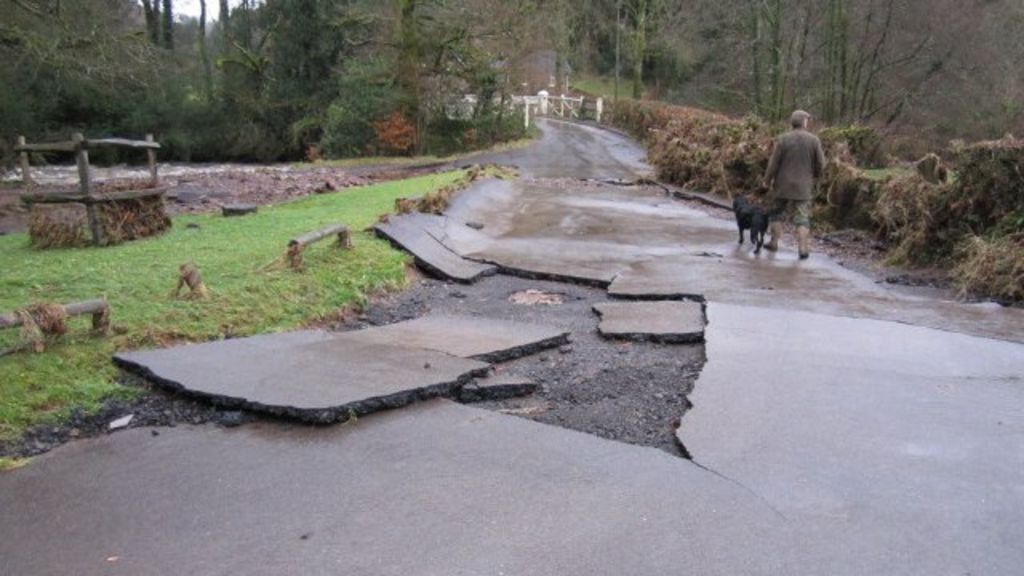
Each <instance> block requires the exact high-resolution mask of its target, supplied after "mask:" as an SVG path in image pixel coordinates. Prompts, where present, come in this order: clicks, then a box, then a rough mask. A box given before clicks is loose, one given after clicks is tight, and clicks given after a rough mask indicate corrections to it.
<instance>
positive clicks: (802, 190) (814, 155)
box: [765, 129, 825, 200]
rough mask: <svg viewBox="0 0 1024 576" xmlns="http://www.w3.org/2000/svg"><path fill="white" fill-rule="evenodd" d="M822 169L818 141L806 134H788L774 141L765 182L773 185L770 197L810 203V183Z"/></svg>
mask: <svg viewBox="0 0 1024 576" xmlns="http://www.w3.org/2000/svg"><path fill="white" fill-rule="evenodd" d="M824 169H825V151H824V150H822V148H821V140H818V137H817V136H815V135H814V134H811V133H810V132H808V131H807V130H802V129H796V130H791V131H789V132H787V133H785V134H783V135H782V136H779V137H778V138H776V139H775V149H774V150H773V151H772V159H771V160H770V161H769V162H768V173H767V174H766V175H765V177H766V179H767V180H768V181H769V182H771V181H774V183H775V186H774V189H773V191H772V194H771V197H773V198H784V199H787V200H810V199H811V198H812V196H813V195H814V181H815V179H817V178H820V177H821V173H822V171H823V170H824Z"/></svg>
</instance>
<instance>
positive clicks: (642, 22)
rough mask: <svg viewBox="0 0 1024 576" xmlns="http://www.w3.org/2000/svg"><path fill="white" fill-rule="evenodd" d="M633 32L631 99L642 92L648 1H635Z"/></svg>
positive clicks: (637, 96) (638, 96)
mask: <svg viewBox="0 0 1024 576" xmlns="http://www.w3.org/2000/svg"><path fill="white" fill-rule="evenodd" d="M635 8H636V12H635V13H634V24H635V26H636V29H635V30H634V32H633V98H640V97H642V96H643V92H644V55H645V54H646V53H647V9H648V0H636V7H635Z"/></svg>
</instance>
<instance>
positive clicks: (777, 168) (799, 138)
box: [764, 110, 825, 260]
mask: <svg viewBox="0 0 1024 576" xmlns="http://www.w3.org/2000/svg"><path fill="white" fill-rule="evenodd" d="M810 119H811V115H810V114H808V113H807V112H804V111H803V110H797V111H796V112H793V116H792V117H790V124H791V125H792V127H793V129H792V130H790V131H789V132H787V133H785V134H783V135H782V136H779V137H778V138H777V139H776V140H775V150H773V151H772V158H771V160H770V161H769V162H768V172H767V173H766V174H765V186H767V187H768V189H769V190H771V192H770V193H769V198H771V199H772V202H773V206H772V209H771V212H770V218H771V224H770V225H769V227H768V230H769V231H770V232H771V240H770V241H769V242H768V244H765V246H764V247H765V249H767V250H770V251H772V252H775V251H776V250H778V249H779V240H780V239H781V238H782V221H783V220H784V219H786V218H790V217H791V218H792V219H793V223H794V224H796V235H797V240H798V244H799V246H800V259H801V260H805V259H807V257H808V256H810V254H811V251H810V244H811V199H812V198H813V196H814V185H815V181H816V180H817V179H818V178H821V174H822V171H824V169H825V151H824V150H823V149H822V148H821V140H818V137H817V136H815V135H814V134H811V133H810V132H809V131H808V130H807V127H808V123H809V121H810Z"/></svg>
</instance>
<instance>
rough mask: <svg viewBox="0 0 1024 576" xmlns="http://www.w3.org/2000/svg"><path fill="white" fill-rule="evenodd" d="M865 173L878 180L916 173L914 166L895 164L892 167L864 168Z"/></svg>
mask: <svg viewBox="0 0 1024 576" xmlns="http://www.w3.org/2000/svg"><path fill="white" fill-rule="evenodd" d="M862 171H863V172H864V175H865V176H867V177H868V178H870V179H872V180H876V181H882V180H886V179H888V178H892V177H898V176H908V175H910V174H913V173H914V169H913V168H912V167H907V166H893V167H890V168H867V169H863V170H862Z"/></svg>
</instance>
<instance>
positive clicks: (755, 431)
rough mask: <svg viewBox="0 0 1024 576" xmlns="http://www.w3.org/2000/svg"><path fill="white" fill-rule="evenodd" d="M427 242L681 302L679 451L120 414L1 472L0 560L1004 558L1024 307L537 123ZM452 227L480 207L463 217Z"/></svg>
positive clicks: (517, 567) (452, 427)
mask: <svg viewBox="0 0 1024 576" xmlns="http://www.w3.org/2000/svg"><path fill="white" fill-rule="evenodd" d="M543 128H544V136H543V138H542V139H541V140H540V142H539V143H538V144H536V145H535V146H533V147H530V148H527V149H525V150H523V151H518V152H513V153H508V154H506V155H503V157H500V158H495V159H496V160H500V161H503V162H507V163H511V164H516V165H518V166H520V167H521V168H522V171H523V175H524V178H523V180H522V181H517V182H511V183H509V182H501V183H482V184H480V185H479V186H477V187H474V188H473V189H470V190H468V191H466V192H465V193H463V194H462V195H460V196H459V197H458V199H457V200H456V202H455V203H454V204H453V206H452V207H451V209H450V210H449V212H448V214H447V220H446V221H445V222H444V223H443V226H442V227H441V229H440V231H437V230H435V231H433V232H432V233H435V234H438V236H439V239H440V240H441V241H443V242H444V243H445V244H446V245H447V246H448V247H449V248H451V249H452V250H454V251H455V252H457V253H459V254H461V255H462V256H466V257H470V258H474V259H480V260H486V261H489V262H492V263H494V264H496V265H498V266H499V268H501V269H502V270H503V271H504V272H506V273H514V274H517V275H523V276H531V275H532V276H535V277H557V278H563V279H567V280H573V281H577V282H586V283H589V284H592V285H600V286H608V287H609V290H610V291H611V293H612V294H618V295H620V296H630V297H634V298H647V299H650V298H655V299H656V298H679V297H682V296H685V295H690V296H698V295H699V296H702V297H703V298H704V299H706V300H707V302H708V309H707V312H708V320H709V324H708V327H707V332H706V334H705V337H706V340H707V356H708V361H707V365H706V367H705V368H704V372H703V373H702V374H701V376H700V378H699V380H698V382H697V384H696V388H695V391H694V393H693V394H692V395H691V397H690V399H691V400H692V402H693V404H694V407H693V408H692V409H691V410H690V411H689V412H687V413H686V415H685V416H684V417H683V419H682V425H681V427H680V429H679V431H678V434H679V436H680V439H681V441H682V442H683V443H684V444H685V445H686V447H687V448H688V450H689V452H690V454H691V456H692V457H693V458H694V461H692V462H691V461H687V460H684V459H681V458H676V457H673V456H671V455H668V454H665V453H664V452H662V451H659V450H655V449H651V448H644V447H637V446H630V445H626V444H622V443H618V442H612V441H608V440H604V439H601V438H597V437H595V436H591V435H587V434H581V433H578V432H573V431H569V430H565V429H562V428H556V427H553V426H548V425H544V424H539V423H536V422H531V421H528V420H525V419H520V418H516V417H514V416H507V415H503V414H497V413H494V412H488V411H485V410H480V409H476V408H472V407H466V406H459V405H456V404H453V403H451V402H448V401H443V400H442V401H433V402H429V403H424V404H420V405H418V406H415V407H412V408H407V409H402V410H398V411H392V412H387V413H382V414H376V415H372V416H369V417H366V418H361V419H359V420H358V421H357V422H355V423H349V424H346V425H343V426H333V427H305V426H300V425H289V424H273V423H261V424H256V425H248V426H244V427H241V428H238V429H234V430H222V429H218V428H213V427H198V428H192V427H188V428H176V429H170V430H168V429H161V430H153V431H149V430H146V429H138V430H132V431H128V432H123V433H118V434H113V435H111V436H108V437H104V438H100V439H94V440H86V441H80V442H75V443H72V444H69V445H66V446H64V447H62V448H59V449H57V450H55V451H53V452H51V453H49V454H47V455H45V456H42V457H39V458H37V459H36V460H34V461H33V462H32V463H31V464H30V465H28V466H27V467H25V468H22V469H19V470H15V471H13V472H9V473H4V474H0V510H3V515H2V517H0V573H4V574H8V573H9V574H67V573H75V574H85V575H89V574H120V573H123V574H143V573H145V574H228V573H231V574H234V573H253V574H281V573H302V574H337V573H346V574H437V575H449V574H559V575H575V574H580V575H593V574H615V575H618V574H645V575H660V574H665V575H669V574H671V575H675V574H680V573H693V574H723V575H743V574H830V575H851V576H853V575H863V574H921V575H929V576H930V575H934V574H966V573H970V574H1008V575H1009V574H1018V573H1019V572H1020V567H1021V566H1024V547H1022V546H1021V544H1020V543H1021V542H1022V541H1024V528H1022V527H1024V449H1022V446H1024V428H1022V424H1021V423H1022V422H1024V383H1022V382H1021V374H1024V345H1022V344H1021V342H1022V341H1024V317H1022V313H1021V311H1020V310H1013V309H1001V308H998V307H994V306H986V305H965V304H960V303H956V302H944V301H938V300H930V299H923V298H914V297H910V296H906V295H900V294H895V293H892V292H889V291H887V290H885V289H884V288H881V287H878V286H875V285H874V284H873V283H872V282H870V281H869V280H867V279H865V278H863V277H860V276H858V275H856V274H854V273H853V272H849V271H847V270H845V269H843V268H841V267H840V266H838V265H836V264H834V263H832V262H831V261H829V259H828V258H827V257H825V256H822V255H819V254H815V255H813V256H812V259H811V261H810V262H806V263H799V262H797V260H796V257H795V254H794V253H793V252H792V251H784V252H782V253H780V254H778V255H774V256H770V255H764V254H762V256H761V257H760V258H756V257H754V256H752V255H751V254H749V252H748V250H749V247H742V248H737V247H736V246H735V244H734V242H735V240H734V238H733V235H734V231H733V229H732V225H731V224H730V223H728V222H725V221H718V220H715V219H713V218H710V217H708V216H706V215H705V214H703V213H702V212H699V211H696V210H692V209H690V208H687V207H686V206H685V205H684V204H682V203H679V202H676V201H673V200H671V199H669V198H667V197H666V196H665V195H664V194H663V193H662V192H661V191H660V190H658V189H657V188H654V187H643V186H635V187H624V186H609V185H602V184H599V183H594V182H589V183H585V182H581V181H578V180H575V179H623V180H630V179H634V178H636V177H637V176H638V175H640V174H642V173H643V172H644V171H645V170H646V167H644V166H643V165H642V163H640V162H639V158H640V156H642V152H641V153H640V154H639V155H638V154H637V150H638V148H637V147H636V146H635V145H634V144H631V143H630V142H628V141H627V140H625V139H622V138H620V137H618V136H616V135H614V134H612V133H609V132H603V131H600V130H598V129H595V128H591V127H583V126H577V125H569V124H564V123H555V122H547V123H544V124H543ZM466 222H474V223H478V224H482V226H483V227H482V228H481V229H479V230H477V229H474V228H470V227H468V226H466V225H465V223H466Z"/></svg>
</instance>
